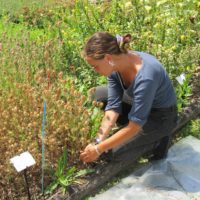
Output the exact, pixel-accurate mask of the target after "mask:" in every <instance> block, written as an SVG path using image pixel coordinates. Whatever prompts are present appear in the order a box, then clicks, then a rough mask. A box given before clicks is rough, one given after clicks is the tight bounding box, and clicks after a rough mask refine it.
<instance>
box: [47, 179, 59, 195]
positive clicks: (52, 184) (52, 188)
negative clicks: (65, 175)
mask: <svg viewBox="0 0 200 200" xmlns="http://www.w3.org/2000/svg"><path fill="white" fill-rule="evenodd" d="M58 185H59V183H58V182H57V181H54V182H53V183H51V184H50V185H49V186H48V187H47V188H46V190H45V191H44V193H45V194H49V193H52V192H53V191H54V190H55V189H56V188H57V187H58Z"/></svg>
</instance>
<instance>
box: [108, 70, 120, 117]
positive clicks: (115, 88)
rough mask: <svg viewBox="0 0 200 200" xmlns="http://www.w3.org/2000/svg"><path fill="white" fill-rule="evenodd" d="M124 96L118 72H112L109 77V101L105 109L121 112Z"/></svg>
mask: <svg viewBox="0 0 200 200" xmlns="http://www.w3.org/2000/svg"><path fill="white" fill-rule="evenodd" d="M122 96H123V89H122V86H121V84H120V82H119V80H118V79H117V77H116V74H112V75H111V76H109V77H108V103H107V105H106V108H105V111H107V110H114V111H115V112H117V113H119V114H121V113H122V107H121V103H122Z"/></svg>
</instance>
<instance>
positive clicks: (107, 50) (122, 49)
mask: <svg viewBox="0 0 200 200" xmlns="http://www.w3.org/2000/svg"><path fill="white" fill-rule="evenodd" d="M130 41H131V35H130V34H126V35H125V36H123V37H122V41H121V42H119V41H117V38H116V37H115V36H113V35H111V34H110V33H107V32H97V33H95V34H94V35H92V37H91V38H90V39H89V40H88V41H87V43H86V45H85V47H84V51H83V56H84V57H86V56H89V57H92V58H94V59H102V58H104V56H105V54H115V55H119V54H122V53H127V51H128V47H129V43H130Z"/></svg>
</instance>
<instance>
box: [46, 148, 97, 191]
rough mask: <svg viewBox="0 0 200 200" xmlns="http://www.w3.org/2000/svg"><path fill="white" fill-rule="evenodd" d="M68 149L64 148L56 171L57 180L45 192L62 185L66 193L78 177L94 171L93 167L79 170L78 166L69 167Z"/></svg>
mask: <svg viewBox="0 0 200 200" xmlns="http://www.w3.org/2000/svg"><path fill="white" fill-rule="evenodd" d="M67 165H68V160H67V150H66V149H64V152H63V155H62V156H61V158H60V159H59V160H58V166H57V169H56V171H55V180H54V181H53V182H52V183H51V184H50V185H49V186H48V187H47V189H46V190H45V194H48V193H52V192H53V191H54V190H55V189H56V188H57V187H58V186H61V187H62V189H63V192H64V193H65V192H66V191H67V189H68V187H69V186H70V185H72V184H73V183H76V179H77V178H78V177H81V176H84V175H86V174H88V173H91V172H93V171H94V170H92V169H84V170H80V171H77V169H76V167H75V166H73V167H68V166H67Z"/></svg>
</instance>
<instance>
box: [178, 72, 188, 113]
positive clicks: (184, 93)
mask: <svg viewBox="0 0 200 200" xmlns="http://www.w3.org/2000/svg"><path fill="white" fill-rule="evenodd" d="M176 94H177V107H178V111H179V112H180V111H181V109H182V108H183V107H184V106H186V105H188V103H189V97H190V96H191V94H192V89H191V86H190V84H189V77H188V76H186V79H185V80H184V81H183V84H182V85H181V84H178V85H177V86H176Z"/></svg>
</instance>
